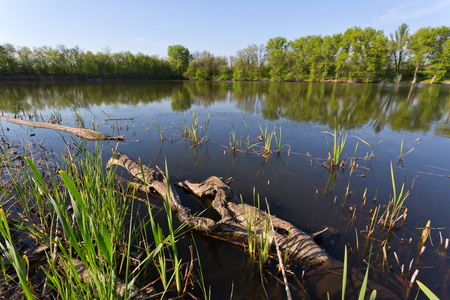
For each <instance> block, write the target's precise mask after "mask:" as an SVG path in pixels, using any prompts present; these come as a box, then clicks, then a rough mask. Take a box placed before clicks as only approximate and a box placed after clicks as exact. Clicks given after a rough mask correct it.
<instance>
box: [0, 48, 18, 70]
mask: <svg viewBox="0 0 450 300" xmlns="http://www.w3.org/2000/svg"><path fill="white" fill-rule="evenodd" d="M8 46H11V47H8ZM14 51H15V49H14V47H12V45H3V46H2V45H0V73H6V74H7V73H12V72H15V60H14Z"/></svg>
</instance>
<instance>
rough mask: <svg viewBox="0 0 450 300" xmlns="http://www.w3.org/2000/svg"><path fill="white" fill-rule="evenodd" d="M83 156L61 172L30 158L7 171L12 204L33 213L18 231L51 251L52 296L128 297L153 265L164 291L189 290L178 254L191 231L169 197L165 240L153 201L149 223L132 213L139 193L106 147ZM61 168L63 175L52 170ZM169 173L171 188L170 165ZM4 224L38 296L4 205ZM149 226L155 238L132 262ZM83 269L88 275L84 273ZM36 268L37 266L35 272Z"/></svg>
mask: <svg viewBox="0 0 450 300" xmlns="http://www.w3.org/2000/svg"><path fill="white" fill-rule="evenodd" d="M77 151H80V156H81V157H80V158H77V157H75V158H74V156H73V155H69V156H67V157H66V156H62V162H61V165H56V167H55V166H54V165H51V163H50V162H47V165H42V164H41V162H40V161H39V162H37V161H35V160H34V159H33V158H32V157H31V156H29V157H26V158H25V162H26V164H25V166H24V167H23V168H16V169H14V168H12V167H9V168H7V170H8V171H9V172H10V173H9V175H10V178H11V179H12V180H11V187H12V189H13V193H11V192H8V195H9V197H11V199H10V200H9V201H15V202H16V203H17V204H19V205H20V207H21V209H23V212H24V215H25V216H26V218H25V220H24V221H22V223H23V224H22V225H21V226H15V227H14V228H13V230H14V231H23V232H25V233H27V234H29V235H31V236H32V237H33V238H34V239H35V240H36V242H38V243H39V244H43V245H47V246H48V249H49V252H48V253H47V261H46V262H44V263H43V264H42V265H41V266H40V267H38V268H39V269H42V270H43V271H44V272H45V275H46V278H47V279H46V281H45V285H46V286H47V287H49V288H50V293H51V294H52V295H53V296H54V297H58V298H61V299H74V298H75V299H99V298H100V299H118V298H121V299H128V298H130V296H131V293H132V292H133V291H134V290H133V286H134V285H135V283H136V280H137V279H138V277H139V276H141V274H142V272H143V271H144V270H146V269H148V266H149V265H152V266H153V267H154V270H158V273H159V277H160V279H161V282H162V283H163V289H164V291H163V294H165V293H166V292H167V291H169V290H170V291H172V290H173V288H172V287H171V286H172V284H171V283H174V285H175V290H176V292H177V294H179V295H181V294H182V293H184V292H185V291H186V286H187V284H188V282H187V281H186V279H184V278H183V275H182V272H181V270H182V269H183V268H182V264H181V259H180V258H179V254H178V250H177V241H178V239H179V238H180V234H181V233H182V230H183V228H184V226H179V227H177V228H175V227H174V225H173V224H174V221H173V216H172V211H171V209H170V207H169V203H168V198H167V199H166V201H165V209H164V211H163V213H162V218H165V219H166V220H167V230H168V234H167V235H164V234H163V229H162V228H161V227H160V225H159V224H158V223H157V222H156V221H155V220H154V219H153V214H152V210H151V206H150V204H148V216H147V217H148V218H147V220H148V221H144V223H143V224H142V223H137V218H136V217H134V215H133V214H130V212H133V211H134V204H133V203H134V201H132V199H134V192H133V193H131V194H129V193H128V191H131V190H132V189H128V188H127V189H126V190H125V191H121V190H119V189H118V186H117V184H116V181H115V179H114V176H115V173H116V168H110V169H106V170H105V168H104V167H103V166H104V164H103V162H102V159H101V153H102V150H101V148H99V147H96V148H95V149H94V151H93V152H91V151H88V150H87V148H86V146H85V145H83V144H81V145H77ZM5 159H6V157H5ZM10 166H11V162H10ZM54 169H58V170H59V171H58V172H53V173H50V171H52V170H54ZM43 174H45V176H43ZM166 174H167V184H168V185H169V177H168V170H167V165H166ZM133 191H134V190H133ZM5 195H7V193H6V188H4V187H2V197H3V196H5ZM126 195H128V196H126ZM168 197H170V195H168ZM3 203H4V202H3ZM0 221H1V222H0V233H1V235H2V237H3V241H2V242H1V243H0V248H1V250H2V253H3V254H5V256H6V257H7V259H8V260H9V261H10V262H11V264H12V266H13V267H14V269H15V271H16V273H17V278H19V284H20V285H21V286H22V290H23V291H24V293H25V294H24V295H25V297H27V299H33V297H34V298H35V296H34V294H35V293H36V292H35V291H33V288H32V287H31V285H30V283H29V280H28V272H29V271H28V269H29V266H28V260H27V258H26V257H25V256H24V257H22V256H21V255H20V254H19V252H18V250H17V248H16V247H15V246H14V241H13V240H12V237H11V230H10V224H9V223H8V220H7V218H6V215H5V213H4V211H3V209H2V208H0ZM146 222H147V223H151V226H152V231H153V238H150V241H149V242H147V239H145V244H146V245H147V246H146V247H145V250H144V253H143V254H144V255H143V256H141V258H140V260H139V262H138V263H137V264H133V265H132V264H131V263H130V262H131V260H132V258H131V252H132V249H136V247H137V245H136V242H137V241H142V239H141V238H139V237H142V236H144V235H145V223H146ZM134 251H135V250H134ZM169 264H170V267H168V265H169ZM2 266H3V273H4V278H5V280H7V279H8V278H13V277H11V274H10V273H9V272H10V271H9V269H8V268H6V267H5V264H4V263H2ZM80 266H82V268H84V269H85V272H79V270H78V268H80ZM36 268H37V267H36V265H34V266H33V270H34V271H33V272H35V270H36ZM169 268H170V270H169ZM86 275H88V276H86ZM146 276H148V275H146ZM153 280H154V279H152V281H153ZM183 280H185V281H183ZM183 282H184V283H185V284H184V289H183ZM199 285H200V287H201V282H200V281H199ZM38 293H39V295H40V292H38ZM47 294H48V292H47ZM36 295H37V294H36Z"/></svg>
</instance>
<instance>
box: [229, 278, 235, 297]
mask: <svg viewBox="0 0 450 300" xmlns="http://www.w3.org/2000/svg"><path fill="white" fill-rule="evenodd" d="M233 291H234V280H231V295H230V300H231V299H233Z"/></svg>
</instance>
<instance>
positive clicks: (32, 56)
mask: <svg viewBox="0 0 450 300" xmlns="http://www.w3.org/2000/svg"><path fill="white" fill-rule="evenodd" d="M449 40H450V27H447V26H441V27H424V28H420V29H419V30H417V31H416V32H415V33H411V32H410V28H409V26H408V25H407V24H402V25H400V26H399V27H398V29H397V30H395V32H393V33H391V34H389V35H388V36H387V35H385V33H384V32H383V31H382V30H376V29H374V28H372V27H366V28H361V27H352V28H349V29H347V30H346V31H345V32H344V33H336V34H333V35H325V36H321V35H308V36H306V37H300V38H297V39H295V40H293V41H288V40H287V39H286V38H284V37H274V38H271V39H269V41H268V42H267V44H266V45H256V44H252V45H249V46H248V47H247V48H245V49H241V50H239V51H237V52H236V54H235V55H233V56H229V57H226V56H215V55H214V54H212V53H210V52H208V51H202V52H198V51H195V52H193V53H191V52H190V51H189V49H187V48H186V47H184V46H182V45H171V46H169V47H168V53H167V56H168V57H167V58H160V57H157V56H149V55H146V54H142V53H137V54H133V53H131V52H129V51H123V52H118V53H112V52H111V51H110V50H109V49H108V48H106V49H104V50H102V51H98V52H96V53H93V52H91V51H84V50H82V49H80V48H79V47H78V46H75V47H73V48H68V47H66V46H64V45H58V46H56V47H48V46H43V47H39V48H33V49H30V48H28V47H26V46H23V47H22V46H18V47H15V46H13V45H11V44H8V43H5V44H3V45H0V78H8V77H11V76H15V75H17V74H19V75H23V74H25V75H30V76H37V77H39V76H48V75H49V76H52V75H55V76H67V75H72V76H77V78H81V79H95V78H105V79H182V78H185V79H191V80H273V81H345V82H383V81H390V82H400V81H403V82H405V81H408V82H413V83H416V82H419V81H422V82H423V81H426V82H430V83H438V82H442V81H445V80H446V79H447V80H449V78H450V75H449V74H450V72H449V71H450V42H449Z"/></svg>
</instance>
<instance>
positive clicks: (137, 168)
mask: <svg viewBox="0 0 450 300" xmlns="http://www.w3.org/2000/svg"><path fill="white" fill-rule="evenodd" d="M111 165H120V166H122V167H124V168H125V169H126V170H127V171H128V172H129V173H130V174H131V175H132V176H133V177H135V178H136V179H139V180H141V182H143V184H142V186H143V189H144V190H146V191H147V192H153V191H155V192H157V193H158V194H159V195H160V196H161V197H162V198H163V199H167V200H168V201H169V205H170V207H171V209H172V211H173V212H174V213H176V214H177V216H178V218H179V219H180V221H181V222H184V223H186V224H187V225H188V226H190V227H193V228H194V229H196V230H198V231H200V232H204V233H207V234H208V235H211V236H214V237H218V238H221V239H228V240H230V241H234V242H237V243H243V244H246V243H247V242H248V238H249V233H248V231H247V229H248V227H247V226H248V225H249V226H250V227H251V233H250V234H251V235H252V237H256V238H257V239H258V240H263V239H264V238H268V240H269V244H270V245H273V246H275V239H276V240H277V242H278V245H279V248H280V250H281V251H288V253H289V256H290V257H291V258H293V259H294V260H296V261H298V262H302V263H307V264H309V265H327V264H329V263H331V261H332V258H331V257H330V256H329V255H328V254H327V253H326V252H325V250H323V249H322V248H321V247H319V245H317V244H316V242H315V241H314V240H313V238H312V237H311V236H310V235H309V234H307V233H305V232H303V231H301V230H299V229H297V228H296V227H295V226H294V225H292V224H291V223H289V222H286V221H284V220H282V219H279V218H277V217H275V216H272V215H270V214H268V213H266V212H264V211H261V210H259V209H258V208H256V207H254V206H252V205H249V204H243V203H241V202H240V201H239V199H238V197H237V196H236V195H235V194H234V193H233V191H232V190H231V189H230V187H229V186H228V185H227V184H226V183H225V182H224V181H222V179H220V178H219V177H215V176H212V177H210V178H208V179H206V180H205V181H203V182H201V183H198V184H197V183H191V182H189V181H187V180H186V181H184V182H180V183H179V184H178V186H179V187H181V188H182V189H183V190H185V191H186V192H188V193H189V194H193V195H194V196H195V197H194V199H195V200H196V201H198V202H199V205H200V206H201V207H209V208H210V210H211V211H209V214H210V216H211V217H204V216H193V215H192V214H191V209H190V208H188V207H186V206H184V205H183V203H182V202H181V200H180V197H179V196H178V194H177V192H176V191H175V189H174V188H173V187H172V185H171V184H167V178H166V176H165V174H164V172H162V171H161V170H160V169H159V168H158V169H157V170H153V169H151V168H148V167H146V166H143V165H142V166H141V165H139V164H138V163H137V162H136V161H134V160H132V159H131V158H129V157H128V156H127V155H125V154H121V153H116V154H115V157H112V158H111V159H110V160H109V162H108V164H107V166H108V167H110V166H111ZM269 218H270V219H271V220H272V223H273V226H274V228H275V233H272V232H271V231H270V230H266V228H269V223H267V222H268V220H269Z"/></svg>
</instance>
